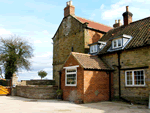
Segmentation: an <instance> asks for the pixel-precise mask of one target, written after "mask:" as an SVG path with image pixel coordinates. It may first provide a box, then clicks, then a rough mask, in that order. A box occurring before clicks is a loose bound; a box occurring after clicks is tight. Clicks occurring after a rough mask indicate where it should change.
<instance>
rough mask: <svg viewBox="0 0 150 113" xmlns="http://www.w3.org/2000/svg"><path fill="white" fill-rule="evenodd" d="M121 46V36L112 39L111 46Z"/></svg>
mask: <svg viewBox="0 0 150 113" xmlns="http://www.w3.org/2000/svg"><path fill="white" fill-rule="evenodd" d="M119 47H122V38H119V39H115V40H113V41H112V48H119Z"/></svg>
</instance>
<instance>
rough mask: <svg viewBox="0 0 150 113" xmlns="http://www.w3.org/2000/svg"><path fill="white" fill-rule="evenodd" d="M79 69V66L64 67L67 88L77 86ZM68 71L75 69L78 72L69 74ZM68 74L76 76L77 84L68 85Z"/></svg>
mask: <svg viewBox="0 0 150 113" xmlns="http://www.w3.org/2000/svg"><path fill="white" fill-rule="evenodd" d="M77 67H79V65H76V66H69V67H64V69H65V86H77ZM68 69H75V70H76V72H67V70H68ZM68 74H76V83H75V84H67V75H68Z"/></svg>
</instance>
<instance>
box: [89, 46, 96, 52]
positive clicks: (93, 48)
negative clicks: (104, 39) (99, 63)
mask: <svg viewBox="0 0 150 113" xmlns="http://www.w3.org/2000/svg"><path fill="white" fill-rule="evenodd" d="M96 52H97V44H95V45H91V46H90V53H96Z"/></svg>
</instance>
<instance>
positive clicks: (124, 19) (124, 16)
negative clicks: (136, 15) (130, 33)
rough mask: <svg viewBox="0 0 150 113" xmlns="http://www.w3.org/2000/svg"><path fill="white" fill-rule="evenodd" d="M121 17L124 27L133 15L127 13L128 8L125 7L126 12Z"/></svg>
mask: <svg viewBox="0 0 150 113" xmlns="http://www.w3.org/2000/svg"><path fill="white" fill-rule="evenodd" d="M122 15H123V21H124V26H126V25H128V24H130V23H131V22H132V16H133V14H132V13H131V12H129V6H126V12H124V13H123V14H122Z"/></svg>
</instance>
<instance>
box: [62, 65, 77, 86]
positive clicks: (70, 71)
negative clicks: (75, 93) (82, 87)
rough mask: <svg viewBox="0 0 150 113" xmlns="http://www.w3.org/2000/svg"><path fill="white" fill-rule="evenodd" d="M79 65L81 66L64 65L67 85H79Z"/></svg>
mask: <svg viewBox="0 0 150 113" xmlns="http://www.w3.org/2000/svg"><path fill="white" fill-rule="evenodd" d="M77 67H79V66H70V67H64V68H65V69H66V70H65V73H66V76H65V85H66V86H76V85H77Z"/></svg>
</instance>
